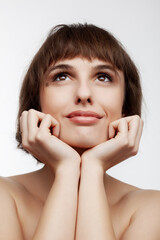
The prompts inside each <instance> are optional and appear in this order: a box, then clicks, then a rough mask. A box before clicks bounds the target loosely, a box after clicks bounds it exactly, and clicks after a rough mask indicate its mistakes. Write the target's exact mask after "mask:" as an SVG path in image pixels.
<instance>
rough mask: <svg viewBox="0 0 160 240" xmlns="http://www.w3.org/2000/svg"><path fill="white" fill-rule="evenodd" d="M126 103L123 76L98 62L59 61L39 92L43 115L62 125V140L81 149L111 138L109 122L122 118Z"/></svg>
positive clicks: (52, 67)
mask: <svg viewBox="0 0 160 240" xmlns="http://www.w3.org/2000/svg"><path fill="white" fill-rule="evenodd" d="M123 100H124V76H123V73H122V72H121V71H119V70H117V71H116V72H115V70H114V69H113V67H112V65H111V64H110V63H108V62H105V61H101V60H98V59H93V60H92V61H88V60H87V59H84V58H78V57H77V58H74V59H65V60H61V61H59V62H57V63H56V64H55V65H52V66H51V67H50V68H49V69H48V71H47V73H46V75H45V79H44V85H43V86H42V87H41V90H40V104H41V109H42V112H44V113H48V114H50V115H52V117H53V118H55V119H56V120H57V121H58V122H59V124H60V136H59V138H60V139H61V140H62V141H64V142H66V143H67V144H69V145H70V146H72V147H74V148H78V149H87V148H91V147H94V146H96V145H98V144H100V143H102V142H104V141H106V140H107V139H108V126H109V123H110V122H112V121H114V120H116V119H119V118H121V116H122V106H123Z"/></svg>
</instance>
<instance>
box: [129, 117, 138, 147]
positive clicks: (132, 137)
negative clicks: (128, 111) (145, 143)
mask: <svg viewBox="0 0 160 240" xmlns="http://www.w3.org/2000/svg"><path fill="white" fill-rule="evenodd" d="M126 120H127V122H128V139H129V143H130V144H131V145H132V146H133V145H134V144H135V143H136V139H137V135H138V132H139V127H140V120H141V118H140V117H139V116H138V115H134V116H131V117H127V118H126Z"/></svg>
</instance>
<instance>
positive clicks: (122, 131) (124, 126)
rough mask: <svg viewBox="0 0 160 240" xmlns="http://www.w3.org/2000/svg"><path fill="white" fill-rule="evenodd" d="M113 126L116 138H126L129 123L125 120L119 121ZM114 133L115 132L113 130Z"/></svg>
mask: <svg viewBox="0 0 160 240" xmlns="http://www.w3.org/2000/svg"><path fill="white" fill-rule="evenodd" d="M111 126H112V127H113V128H114V129H115V132H116V136H120V135H123V136H126V137H127V135H128V123H127V121H126V119H125V118H121V119H118V120H116V121H114V122H112V123H111ZM112 132H113V130H112ZM116 136H115V137H116Z"/></svg>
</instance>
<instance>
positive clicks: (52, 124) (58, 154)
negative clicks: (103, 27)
mask: <svg viewBox="0 0 160 240" xmlns="http://www.w3.org/2000/svg"><path fill="white" fill-rule="evenodd" d="M20 128H21V132H22V146H23V148H24V149H25V150H27V151H28V152H29V153H31V154H32V155H33V156H34V157H36V158H37V159H38V160H40V161H41V162H42V163H44V164H46V165H48V166H50V167H51V168H52V169H53V170H54V171H56V170H57V169H58V168H59V167H60V166H63V167H70V166H71V165H72V164H76V163H78V164H80V156H79V154H78V153H77V152H76V151H75V150H74V149H73V148H72V147H70V146H69V145H67V144H66V143H64V142H63V141H61V140H60V139H58V136H59V132H60V126H59V123H58V122H57V120H56V119H54V118H53V117H52V116H50V115H49V114H44V113H42V112H38V111H36V110H33V109H30V110H29V111H24V112H23V113H22V115H21V117H20ZM70 163H71V165H70ZM71 167H72V166H71Z"/></svg>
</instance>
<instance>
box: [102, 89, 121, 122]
mask: <svg viewBox="0 0 160 240" xmlns="http://www.w3.org/2000/svg"><path fill="white" fill-rule="evenodd" d="M105 102H106V104H104V101H103V109H104V112H105V113H106V117H107V118H108V119H109V122H111V121H114V120H117V119H119V118H121V117H122V107H123V95H122V94H121V92H117V94H114V95H112V94H108V95H107V97H106V99H105Z"/></svg>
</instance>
